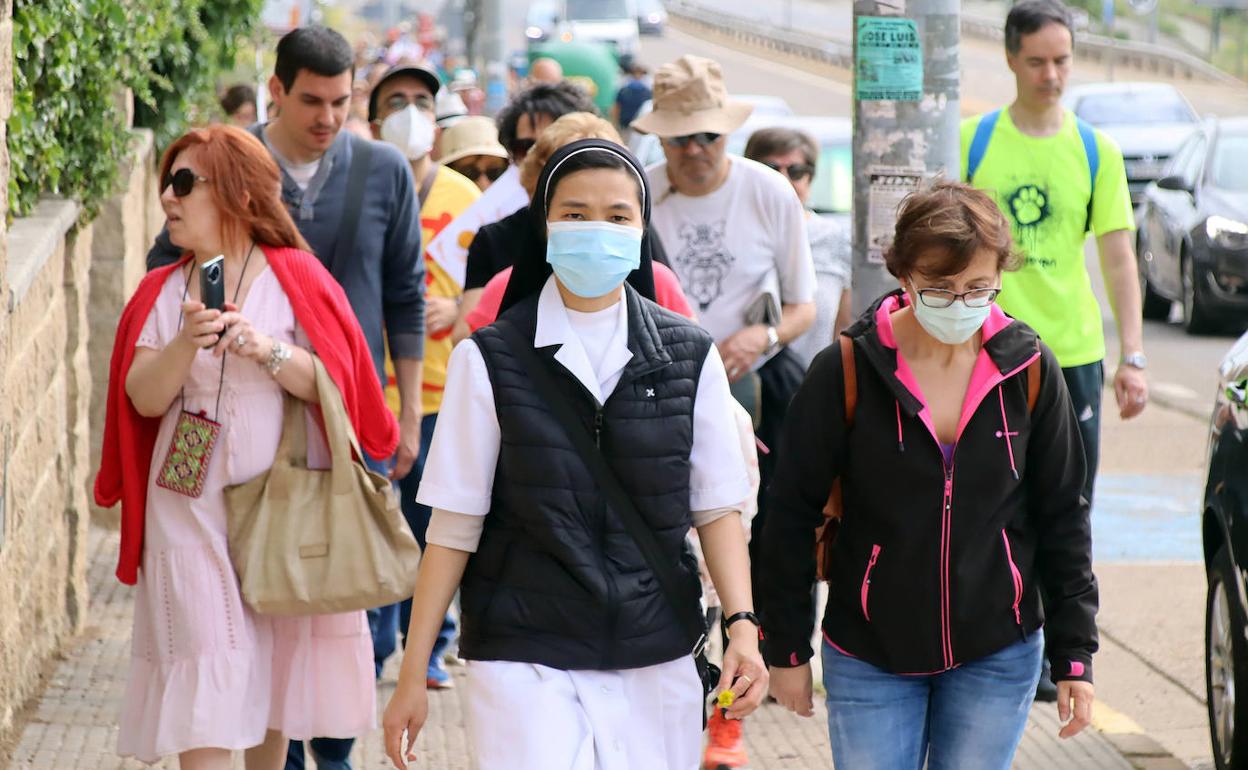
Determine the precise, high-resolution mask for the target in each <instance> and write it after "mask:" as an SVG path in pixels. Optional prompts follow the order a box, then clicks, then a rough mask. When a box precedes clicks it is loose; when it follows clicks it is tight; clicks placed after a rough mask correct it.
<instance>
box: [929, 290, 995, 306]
mask: <svg viewBox="0 0 1248 770" xmlns="http://www.w3.org/2000/svg"><path fill="white" fill-rule="evenodd" d="M915 291H916V292H918V295H919V301H920V302H922V303H923V304H924V305H927V306H928V307H933V308H946V307H949V306H950V305H952V304H953V303H954V302H955V301H957V300H962V304H964V305H966V306H967V307H988V306H989V305H991V304H992V301H993V300H995V299H996V298H997V295H998V294H1000V293H1001V290H1000V289H970V290H968V291H964V292H960V293H959V292H956V291H949V290H948V289H915Z"/></svg>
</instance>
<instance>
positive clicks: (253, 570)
mask: <svg viewBox="0 0 1248 770" xmlns="http://www.w3.org/2000/svg"><path fill="white" fill-rule="evenodd" d="M313 361H314V363H315V366H316V388H317V392H318V393H319V394H320V401H321V404H320V406H321V412H322V414H323V415H324V418H325V431H326V437H327V439H328V443H329V450H330V453H331V455H332V456H333V467H332V469H331V470H313V469H310V468H308V467H307V466H308V463H307V446H308V442H307V408H306V406H305V405H304V402H303V401H301V400H300V399H297V398H295V397H294V396H291V395H290V394H289V393H287V394H286V399H285V409H284V411H285V415H284V422H283V425H282V439H281V443H280V444H278V447H277V456H276V457H275V458H274V460H273V467H272V468H270V469H269V470H268V471H267V472H265V473H262V474H260V475H259V476H257V477H256V478H254V479H252V480H251V481H248V482H247V483H245V484H239V485H237V486H232V487H226V488H225V506H226V515H227V517H228V527H229V547H230V559H231V560H233V562H234V569H235V570H237V571H238V578H239V581H240V582H241V584H242V593H243V599H244V600H245V601H246V602H247V604H248V605H250V606H251V608H252V609H254V610H255V611H256V612H259V613H262V614H266V615H323V614H329V613H335V612H348V611H351V610H362V609H368V608H371V607H381V606H384V605H387V604H393V603H395V602H397V601H401V600H403V599H406V598H408V597H410V596H411V595H412V587H413V585H414V584H415V580H416V568H417V566H418V565H419V563H420V546H418V545H417V544H416V538H414V537H413V536H412V532H411V529H409V528H408V526H407V522H406V521H405V520H404V519H403V515H402V513H401V512H400V510H399V503H398V499H397V498H396V497H395V494H394V491H393V489H392V487H391V483H390V481H389V480H388V479H386V478H385V477H383V476H381V475H380V474H377V473H373V472H372V471H370V470H368V469H367V468H366V467H365V466H364V464H363V463H362V462H361V461H360V460H359V459H357V458H361V457H363V454H362V453H361V452H360V445H359V442H358V441H357V440H356V435H355V431H354V430H352V427H351V421H350V420H349V419H348V418H347V413H346V408H345V407H344V406H343V403H342V394H341V393H340V392H339V391H338V388H337V386H336V385H334V382H333V380H331V379H330V377H329V373H328V372H326V371H325V365H324V364H322V363H321V360H320V359H319V358H316V357H313ZM352 452H354V454H352Z"/></svg>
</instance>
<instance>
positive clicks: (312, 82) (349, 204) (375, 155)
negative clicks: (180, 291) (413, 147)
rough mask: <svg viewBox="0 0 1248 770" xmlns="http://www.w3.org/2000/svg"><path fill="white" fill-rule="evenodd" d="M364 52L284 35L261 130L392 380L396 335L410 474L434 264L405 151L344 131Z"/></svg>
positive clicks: (319, 748) (333, 756)
mask: <svg viewBox="0 0 1248 770" xmlns="http://www.w3.org/2000/svg"><path fill="white" fill-rule="evenodd" d="M354 60H355V57H354V54H353V52H352V50H351V46H350V44H348V43H347V41H346V40H345V39H344V38H343V37H342V35H340V34H338V33H337V32H335V31H334V30H331V29H328V28H325V27H320V26H309V27H300V28H298V29H296V30H293V31H292V32H290V33H288V34H287V35H285V36H284V37H283V38H282V39H281V40H280V41H279V42H278V44H277V63H276V65H275V66H274V74H273V77H272V78H271V79H270V80H269V94H270V98H271V100H272V103H273V107H274V112H275V113H276V114H277V117H276V118H274V119H273V120H271V121H269V122H268V123H265V124H258V125H255V126H252V127H251V128H250V129H249V130H250V131H251V132H252V133H253V134H254V135H255V136H256V137H257V138H259V139H260V140H261V141H262V142H264V145H265V146H266V147H267V148H268V149H269V152H271V153H272V154H273V157H274V159H275V160H276V161H277V164H278V166H279V167H280V168H281V171H282V200H283V201H285V203H286V205H287V207H288V208H289V209H290V213H291V216H292V217H293V218H294V220H295V224H296V225H297V226H298V228H299V232H300V233H301V234H302V235H303V237H304V238H305V239H306V240H307V241H308V244H309V245H310V246H311V247H312V252H313V253H314V254H315V255H316V256H317V257H318V258H320V260H321V261H322V262H324V263H325V265H326V267H327V268H328V269H329V271H330V273H331V274H332V275H333V276H334V279H335V280H337V281H338V283H340V284H341V285H342V288H343V291H344V292H345V293H346V295H347V300H348V301H349V302H350V303H351V309H352V310H353V311H354V312H355V314H356V317H357V318H358V319H359V321H360V327H361V328H362V329H363V331H364V336H365V337H366V338H367V340H368V345H369V352H370V353H371V354H372V357H373V363H374V365H375V366H376V367H377V377H378V379H379V380H381V381H382V382H384V381H385V379H384V378H385V362H386V348H387V343H388V346H389V355H390V359H391V360H392V361H393V362H394V369H395V371H396V372H397V383H398V391H399V400H400V404H401V406H400V410H399V414H400V419H399V427H400V438H399V447H398V451H397V454H396V456H395V458H394V462H393V467H392V468H391V469H390V473H391V476H392V477H393V478H395V479H401V478H403V477H404V476H406V475H407V473H408V471H409V470H410V469H411V467H412V465H413V463H414V462H415V461H416V457H417V454H418V453H419V450H420V444H421V436H420V421H421V407H420V404H421V402H420V394H421V384H420V375H421V359H422V358H423V356H424V345H425V274H424V264H423V261H422V260H421V248H420V229H419V220H418V216H417V211H418V207H417V203H416V190H415V186H414V185H413V182H412V170H411V167H410V166H409V165H408V162H407V160H406V159H405V158H404V156H403V154H402V153H400V152H399V151H397V150H395V148H394V147H391V146H390V145H387V144H381V143H374V142H370V141H368V140H366V139H360V138H358V137H354V136H352V135H351V134H350V133H349V132H346V131H343V130H342V127H343V124H344V123H345V122H346V119H347V114H348V112H349V111H350V102H351V85H352V75H353V72H354ZM175 193H176V190H175ZM180 256H181V250H180V249H178V248H177V247H176V246H174V245H173V244H172V243H171V242H170V241H169V235H168V232H167V231H162V232H161V234H160V236H159V237H158V238H157V240H156V244H155V245H154V246H153V247H152V249H151V251H149V252H148V255H147V266H148V269H152V268H154V267H159V266H161V265H166V264H169V263H171V262H175V261H177V260H178V259H179V257H180ZM370 462H371V460H370ZM374 469H375V470H384V469H381V468H377V467H375V468H374ZM331 697H332V696H331ZM311 743H312V751H313V753H314V754H315V755H316V764H317V766H318V767H320V768H322V770H328V769H329V768H333V770H349V768H350V767H351V765H350V761H349V757H350V754H351V746H352V744H353V740H352V739H350V738H346V739H338V738H313V739H312V741H311ZM303 766H304V753H303V743H302V742H300V741H291V743H290V753H289V755H288V759H287V768H288V769H289V770H302V768H303Z"/></svg>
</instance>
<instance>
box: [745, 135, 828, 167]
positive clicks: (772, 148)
mask: <svg viewBox="0 0 1248 770" xmlns="http://www.w3.org/2000/svg"><path fill="white" fill-rule="evenodd" d="M794 150H801V151H802V155H803V156H804V157H805V158H806V163H807V164H809V165H811V166H814V165H816V164H818V162H819V145H818V144H816V143H815V140H814V138H813V137H812V136H811V135H810V134H808V133H806V132H805V131H798V130H797V129H795V128H783V127H779V126H776V127H773V128H760V129H758V130H757V131H755V132H754V133H752V134H750V140H749V141H748V142H746V143H745V157H747V158H749V159H750V160H756V161H759V162H760V163H761V162H762V160H763V159H764V158H774V157H775V156H777V155H787V154H788V153H790V152H793V151H794Z"/></svg>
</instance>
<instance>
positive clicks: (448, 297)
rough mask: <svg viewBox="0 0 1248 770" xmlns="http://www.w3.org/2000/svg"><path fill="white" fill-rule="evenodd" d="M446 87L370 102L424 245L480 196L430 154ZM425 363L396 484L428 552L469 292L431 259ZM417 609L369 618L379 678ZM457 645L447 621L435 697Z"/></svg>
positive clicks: (418, 72) (390, 81)
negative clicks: (409, 195) (396, 154)
mask: <svg viewBox="0 0 1248 770" xmlns="http://www.w3.org/2000/svg"><path fill="white" fill-rule="evenodd" d="M441 87H442V82H441V80H440V79H439V78H438V75H437V73H436V72H434V71H433V70H432V69H430V68H429V67H427V66H425V65H423V64H399V65H396V66H395V67H392V68H391V69H390V70H389V71H388V72H386V74H385V75H383V76H382V78H381V80H379V81H377V85H376V86H375V87H374V88H373V91H372V93H371V94H370V95H369V101H368V122H369V125H370V126H371V127H372V131H373V136H374V137H375V138H376V139H379V140H381V141H384V142H387V143H389V144H391V145H394V146H395V147H397V148H398V149H399V151H400V152H402V153H403V155H404V156H405V157H406V158H407V160H408V162H409V163H410V164H411V167H412V178H413V180H414V182H415V184H416V185H417V189H416V191H415V192H416V198H417V200H418V202H419V205H420V228H421V242H422V243H425V244H429V243H432V242H433V239H434V238H435V237H437V235H438V233H440V232H442V229H443V228H445V227H446V226H447V225H449V224H450V223H451V222H452V221H453V220H454V219H455V218H456V217H458V216H459V215H460V214H462V213H463V212H464V210H465V209H467V208H468V207H469V206H471V205H472V203H473V201H475V200H476V199H477V198H478V197H480V195H481V191H480V190H479V189H477V186H476V185H474V184H473V183H472V182H470V181H469V180H467V179H465V178H464V177H463V176H461V175H460V174H458V173H456V172H455V171H452V170H451V169H450V168H447V167H446V166H444V165H440V164H438V163H435V162H434V161H433V158H432V151H433V147H434V145H435V143H436V142H437V139H438V133H439V131H441V129H440V128H438V127H437V125H436V120H437V115H436V104H437V95H438V91H439V90H440V89H441ZM425 274H426V281H425V284H426V287H425V290H426V298H425V334H426V336H425V358H424V366H423V368H422V370H421V403H420V415H421V417H420V451H419V452H418V453H417V455H416V462H415V464H414V465H412V471H411V473H408V474H407V475H406V476H404V477H403V478H401V479H399V480H398V482H397V486H398V492H399V502H400V504H401V505H402V508H403V516H404V518H406V519H407V523H408V526H410V527H411V528H412V534H414V535H415V536H416V540H417V541H418V542H419V543H420V546H421V548H424V546H425V531H426V530H427V529H428V528H429V516H430V513H431V511H430V510H429V508H428V507H426V506H423V505H420V504H419V503H417V502H416V490H417V488H418V487H419V486H420V479H421V476H422V475H423V474H424V467H425V457H426V456H428V454H429V444H430V441H431V440H432V439H433V430H434V427H435V425H436V424H437V419H438V412H439V411H440V410H441V408H442V391H443V389H444V387H445V385H446V366H447V363H448V362H449V361H450V357H451V346H452V345H451V327H452V326H453V325H454V323H455V319H456V318H457V317H458V316H459V301H460V297H461V296H462V294H463V290H462V289H461V288H460V286H459V284H458V283H456V282H455V279H454V278H452V277H451V276H450V275H448V274H447V272H446V271H445V270H443V269H442V267H441V266H440V265H438V263H437V262H436V261H435V260H433V259H431V258H430V257H429V255H428V253H426V254H425ZM391 374H392V372H391V370H390V369H387V381H386V399H387V401H388V402H389V404H390V408H391V409H393V410H394V411H395V413H396V414H399V413H400V410H401V409H402V403H401V399H400V398H399V394H398V392H397V390H396V389H395V384H396V382H395V379H394V378H393V377H391V376H389V375H391ZM411 612H412V602H411V600H410V599H407V600H405V601H403V602H400V603H399V604H392V605H390V606H388V607H379V608H377V609H375V610H370V611H369V613H368V620H369V624H370V625H371V627H372V631H373V660H374V662H375V664H376V668H377V674H378V676H380V675H381V668H382V666H383V665H384V664H385V662H386V659H387V658H389V657H390V655H391V654H392V653H393V652H394V650H395V645H396V641H397V637H398V634H400V633H401V634H402V635H403V639H404V642H405V643H406V639H407V626H408V621H409V620H410V619H411ZM454 637H455V620H454V618H453V617H451V615H449V614H448V615H447V616H446V617H445V618H444V619H443V622H442V630H441V632H440V633H439V634H438V640H437V642H436V643H435V644H434V648H433V654H432V655H431V656H430V658H429V664H428V669H427V673H426V676H425V683H426V685H427V686H428V687H429V689H431V690H441V689H446V688H449V687H451V686H452V681H451V676H450V674H449V673H448V672H447V670H446V667H445V666H444V664H443V661H442V656H443V654H444V653H445V652H446V650H447V648H448V647H449V646H450V644H451V641H452V640H453V639H454Z"/></svg>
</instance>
